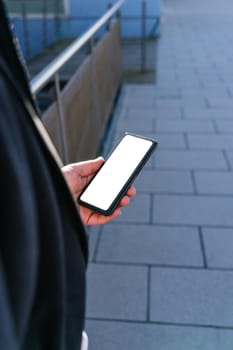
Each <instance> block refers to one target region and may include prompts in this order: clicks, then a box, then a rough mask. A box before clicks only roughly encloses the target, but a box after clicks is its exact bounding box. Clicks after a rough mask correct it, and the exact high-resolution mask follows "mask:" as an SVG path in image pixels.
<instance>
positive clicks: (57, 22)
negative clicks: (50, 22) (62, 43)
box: [54, 0, 60, 40]
mask: <svg viewBox="0 0 233 350" xmlns="http://www.w3.org/2000/svg"><path fill="white" fill-rule="evenodd" d="M59 14H60V2H59V1H58V0H54V35H55V39H56V40H57V39H58V38H59V36H60V18H59Z"/></svg>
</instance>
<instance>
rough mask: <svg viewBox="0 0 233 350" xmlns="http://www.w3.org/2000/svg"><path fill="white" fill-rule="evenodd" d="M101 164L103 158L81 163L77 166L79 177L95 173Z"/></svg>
mask: <svg viewBox="0 0 233 350" xmlns="http://www.w3.org/2000/svg"><path fill="white" fill-rule="evenodd" d="M103 163H104V158H103V157H98V158H96V159H92V160H89V161H86V162H81V163H79V164H77V167H78V170H79V175H80V176H83V177H86V176H90V175H93V174H95V173H96V172H97V170H98V169H99V168H100V167H101V165H102V164H103Z"/></svg>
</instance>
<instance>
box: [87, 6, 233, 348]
mask: <svg viewBox="0 0 233 350" xmlns="http://www.w3.org/2000/svg"><path fill="white" fill-rule="evenodd" d="M189 6H190V7H189ZM207 9H211V11H207ZM163 13H164V16H163V27H162V35H161V39H160V44H159V54H158V56H159V57H158V66H157V71H158V80H157V83H156V85H126V86H125V87H124V90H123V93H122V97H121V101H120V104H119V106H118V111H117V123H116V127H115V129H114V137H113V143H115V142H116V140H117V139H118V138H119V137H120V135H121V134H122V133H123V132H124V131H126V130H128V131H133V132H137V133H140V134H144V135H148V136H152V137H154V138H156V139H157V140H158V142H159V148H158V150H157V152H156V153H155V155H154V156H153V158H152V159H151V160H150V161H149V163H148V164H147V166H146V169H145V170H144V171H143V174H141V176H140V177H139V178H138V180H137V182H136V186H137V190H138V195H137V197H136V198H135V199H134V200H133V203H132V205H131V206H130V207H128V208H127V209H126V210H124V213H123V214H122V216H121V217H120V218H119V219H118V220H117V221H116V222H114V223H112V224H110V225H107V226H105V227H101V228H98V230H94V231H93V232H91V239H90V243H91V258H90V265H89V270H88V304H87V331H88V333H89V337H90V350H119V349H122V350H123V349H124V350H126V349H127V350H232V349H233V30H232V27H233V2H232V1H229V0H219V1H217V0H211V1H209V0H208V1H207V0H205V1H204V0H202V1H200V0H197V1H193V0H192V1H190V0H189V1H188V0H166V1H164V10H163Z"/></svg>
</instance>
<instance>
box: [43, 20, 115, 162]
mask: <svg viewBox="0 0 233 350" xmlns="http://www.w3.org/2000/svg"><path fill="white" fill-rule="evenodd" d="M121 77H122V72H121V54H120V30H119V23H118V20H114V21H113V22H112V23H111V25H110V28H109V30H108V31H107V32H106V33H105V35H104V36H103V38H102V39H101V40H100V41H99V42H98V43H97V45H96V46H95V47H94V49H93V51H92V53H91V54H90V55H89V56H87V57H86V59H85V61H84V62H83V63H82V65H81V66H80V67H79V68H78V70H77V71H76V72H75V74H74V75H73V76H72V78H71V79H70V80H69V82H68V83H67V84H66V86H65V87H64V89H63V90H62V94H61V95H62V104H63V111H64V116H65V130H66V140H67V150H68V161H69V162H75V161H80V160H84V159H90V158H93V157H95V156H97V155H98V152H99V147H100V142H101V139H102V137H103V135H104V131H105V127H106V123H107V121H108V117H109V115H110V112H111V109H112V107H113V103H114V99H115V96H116V94H117V91H118V89H119V86H120V83H121ZM43 122H44V125H45V127H46V129H47V130H48V133H49V134H50V137H51V138H52V141H53V142H54V144H55V147H56V148H57V150H58V152H59V154H60V155H61V156H62V152H61V146H60V144H61V142H60V136H59V130H58V122H57V108H56V103H54V104H53V105H51V106H50V108H49V109H48V110H47V111H46V112H45V114H44V115H43Z"/></svg>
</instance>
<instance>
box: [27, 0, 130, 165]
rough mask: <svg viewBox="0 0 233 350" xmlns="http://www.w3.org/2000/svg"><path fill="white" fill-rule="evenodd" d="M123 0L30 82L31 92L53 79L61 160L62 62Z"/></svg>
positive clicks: (89, 38)
mask: <svg viewBox="0 0 233 350" xmlns="http://www.w3.org/2000/svg"><path fill="white" fill-rule="evenodd" d="M123 2H124V0H119V1H117V2H116V4H115V5H114V6H111V7H110V8H109V9H108V11H107V12H106V13H105V14H104V15H103V16H102V17H101V18H100V19H99V20H98V21H97V22H96V23H95V24H94V25H93V26H92V27H91V28H90V29H89V30H87V31H86V32H85V33H84V34H83V35H82V36H81V37H80V38H78V39H76V40H75V41H74V42H73V43H72V44H71V45H70V46H68V47H67V49H65V50H64V51H63V52H62V53H61V54H60V55H58V56H57V58H55V59H54V60H53V61H52V62H51V63H50V64H49V65H48V66H47V67H45V68H44V69H43V70H42V71H41V72H40V73H39V74H38V75H36V76H35V77H34V78H33V79H32V80H31V82H30V88H31V91H32V93H33V94H36V93H38V92H39V91H40V90H41V89H42V88H43V87H44V86H45V85H46V84H47V83H48V82H49V81H51V80H53V81H54V83H55V94H56V104H57V112H58V123H59V133H60V135H59V137H60V145H61V152H62V158H63V162H64V163H65V164H67V162H68V150H67V139H66V132H65V116H64V110H63V105H62V99H61V88H60V78H59V70H60V69H61V68H62V66H63V65H64V64H66V63H67V61H68V60H69V59H70V58H71V57H72V56H73V55H74V54H75V53H77V52H78V51H79V50H80V49H81V48H82V47H83V46H84V45H85V44H86V43H88V42H90V43H92V42H93V38H94V35H95V33H96V32H97V31H98V30H99V29H100V28H101V27H103V26H104V25H106V23H108V22H109V20H111V18H112V17H113V16H114V15H115V14H118V13H119V9H120V7H121V6H122V4H123Z"/></svg>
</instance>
